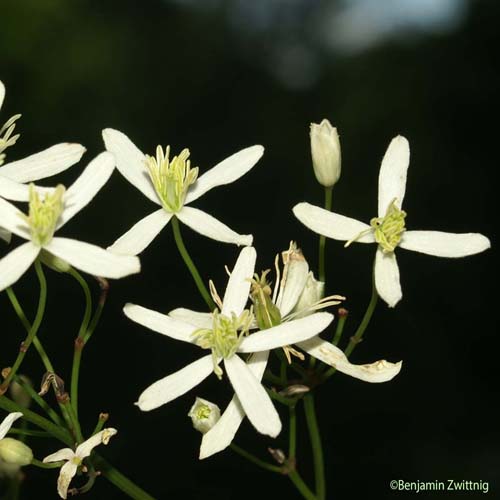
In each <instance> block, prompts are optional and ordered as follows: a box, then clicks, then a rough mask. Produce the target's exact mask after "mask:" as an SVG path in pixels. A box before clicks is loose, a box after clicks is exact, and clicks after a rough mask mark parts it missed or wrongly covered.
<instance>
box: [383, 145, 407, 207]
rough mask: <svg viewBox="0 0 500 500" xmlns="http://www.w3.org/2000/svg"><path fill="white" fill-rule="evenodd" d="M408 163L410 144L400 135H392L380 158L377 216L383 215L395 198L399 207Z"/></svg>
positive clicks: (402, 197)
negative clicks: (392, 137) (382, 156)
mask: <svg viewBox="0 0 500 500" xmlns="http://www.w3.org/2000/svg"><path fill="white" fill-rule="evenodd" d="M409 164H410V145H409V144H408V141H407V140H406V139H405V138H404V137H403V136H401V135H398V136H397V137H394V139H393V140H392V141H391V143H390V144H389V147H388V148H387V151H386V153H385V155H384V158H383V159H382V165H381V166H380V173H379V176H378V216H379V217H383V216H384V215H385V213H386V212H387V208H388V207H389V205H390V203H391V202H392V201H393V200H394V199H396V205H397V206H398V207H399V208H401V206H402V204H403V199H404V197H405V190H406V174H407V172H408V165H409Z"/></svg>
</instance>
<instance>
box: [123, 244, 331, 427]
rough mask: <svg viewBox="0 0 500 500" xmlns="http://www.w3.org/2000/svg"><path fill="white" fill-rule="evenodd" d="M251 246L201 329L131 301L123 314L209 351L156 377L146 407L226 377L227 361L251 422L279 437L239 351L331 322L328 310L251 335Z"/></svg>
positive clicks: (270, 345) (307, 334) (313, 331)
mask: <svg viewBox="0 0 500 500" xmlns="http://www.w3.org/2000/svg"><path fill="white" fill-rule="evenodd" d="M255 259H256V252H255V249H254V248H253V247H246V248H244V249H243V250H242V251H241V252H240V255H239V257H238V260H237V262H236V264H235V266H234V269H233V271H232V273H231V275H230V277H229V281H228V285H227V288H226V292H225V294H224V299H223V300H222V301H221V300H220V299H219V297H218V295H217V294H216V293H213V295H214V300H215V302H216V303H217V304H218V305H219V307H220V311H218V310H215V311H214V312H213V313H212V314H211V322H210V323H209V324H208V325H206V324H205V325H203V326H202V327H201V328H200V327H197V326H195V325H193V324H192V323H188V322H185V321H182V320H178V319H175V318H172V317H170V316H167V315H164V314H160V313H158V312H155V311H152V310H150V309H146V308H144V307H141V306H138V305H134V304H127V305H126V306H125V307H124V312H125V314H126V315H127V316H128V317H129V318H130V319H131V320H133V321H135V322H137V323H139V324H141V325H143V326H145V327H147V328H149V329H151V330H153V331H156V332H158V333H161V334H163V335H167V336H169V337H172V338H174V339H176V340H182V341H184V342H189V343H192V344H196V345H198V346H199V347H201V348H202V349H205V350H208V351H210V354H208V355H206V356H204V357H202V358H200V359H198V360H197V361H195V362H194V363H191V364H189V365H187V366H186V367H184V368H182V369H181V370H179V371H177V372H175V373H173V374H172V375H168V376H167V377H165V378H163V379H161V380H158V381H157V382H155V383H154V384H152V385H151V386H150V387H148V388H147V389H146V390H145V391H144V392H143V393H142V394H141V395H140V397H139V401H138V403H137V404H138V405H139V408H140V409H141V410H143V411H149V410H153V409H155V408H158V407H159V406H161V405H163V404H165V403H168V402H169V401H172V400H173V399H175V398H177V397H179V396H181V395H183V394H185V393H186V392H188V391H189V390H190V389H192V388H193V387H195V386H196V385H198V384H199V383H200V382H201V381H203V380H204V379H205V378H207V377H208V376H209V375H210V373H212V372H215V373H216V374H217V375H218V376H219V378H220V377H222V369H221V368H220V366H219V365H220V363H221V362H223V364H224V368H225V370H226V373H227V376H228V378H229V380H230V382H231V384H232V386H233V388H234V391H235V393H236V394H237V395H238V399H239V401H240V402H241V405H242V407H243V408H244V410H245V412H246V414H247V415H248V418H249V420H250V422H251V423H252V425H253V426H254V427H255V428H256V429H257V431H259V432H260V433H262V434H267V435H269V436H272V437H275V436H277V435H278V434H279V432H280V430H281V422H280V419H279V415H278V413H277V411H276V409H275V408H274V406H273V404H272V402H271V399H270V398H269V396H268V394H267V392H266V390H265V389H264V387H263V386H262V385H261V383H260V381H259V379H258V377H256V376H255V375H254V373H253V372H252V370H250V369H249V367H248V365H247V363H246V362H245V361H244V359H242V358H241V357H240V354H243V355H244V354H251V353H261V352H265V355H263V357H266V360H267V351H269V350H270V349H275V348H279V347H282V346H284V345H288V344H293V343H295V342H300V341H302V340H307V339H308V338H311V337H313V336H314V335H317V334H318V333H319V332H321V331H323V330H324V329H325V328H326V327H327V326H328V325H329V324H330V323H331V321H332V320H333V315H331V314H329V313H326V312H319V313H315V314H312V315H311V316H309V317H307V318H301V319H297V320H294V321H290V322H289V323H285V324H282V325H279V326H276V327H273V328H269V329H268V330H262V331H258V332H256V333H252V334H251V335H249V329H250V326H251V324H252V322H253V314H252V313H251V311H249V310H248V309H245V305H246V303H247V301H248V293H249V290H250V279H251V277H252V275H253V270H254V266H255Z"/></svg>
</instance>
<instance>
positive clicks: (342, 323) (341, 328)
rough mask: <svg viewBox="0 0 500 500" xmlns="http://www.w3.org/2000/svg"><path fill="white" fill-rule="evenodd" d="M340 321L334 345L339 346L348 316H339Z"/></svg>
mask: <svg viewBox="0 0 500 500" xmlns="http://www.w3.org/2000/svg"><path fill="white" fill-rule="evenodd" d="M338 317H339V320H338V322H337V328H335V336H334V337H333V345H339V342H340V339H341V338H342V333H343V332H344V326H345V322H346V321H347V314H340V313H339V315H338Z"/></svg>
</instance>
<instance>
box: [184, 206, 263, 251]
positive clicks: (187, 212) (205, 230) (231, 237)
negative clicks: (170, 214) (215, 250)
mask: <svg viewBox="0 0 500 500" xmlns="http://www.w3.org/2000/svg"><path fill="white" fill-rule="evenodd" d="M176 216H177V218H178V219H179V220H180V221H182V222H184V224H186V225H187V226H189V227H190V228H191V229H194V230H195V231H196V232H198V233H200V234H202V235H203V236H206V237H207V238H212V239H213V240H216V241H222V242H223V243H234V244H235V245H245V246H249V245H251V244H252V240H253V236H252V235H251V234H238V233H235V232H234V231H233V230H232V229H231V228H229V227H227V226H226V225H225V224H223V223H222V222H221V221H219V220H217V219H216V218H215V217H212V216H211V215H208V214H207V213H206V212H203V211H201V210H198V209H197V208H192V207H183V208H182V210H181V211H180V212H178V213H177V214H176Z"/></svg>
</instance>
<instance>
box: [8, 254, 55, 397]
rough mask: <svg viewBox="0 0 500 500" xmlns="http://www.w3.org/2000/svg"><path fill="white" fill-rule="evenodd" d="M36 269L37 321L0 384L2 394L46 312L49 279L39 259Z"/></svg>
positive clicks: (36, 261)
mask: <svg viewBox="0 0 500 500" xmlns="http://www.w3.org/2000/svg"><path fill="white" fill-rule="evenodd" d="M35 270H36V274H37V277H38V281H39V283H40V297H39V299H38V308H37V311H36V316H35V321H33V325H32V326H31V328H30V331H29V333H28V336H27V337H26V339H25V341H24V342H23V343H22V346H21V349H20V350H19V354H18V355H17V358H16V360H15V362H14V365H13V366H12V368H11V369H10V371H9V373H8V375H7V377H6V378H5V380H4V381H3V382H2V384H1V385H0V394H4V393H5V391H6V390H7V388H8V387H9V384H10V382H11V381H12V379H13V378H14V375H15V374H16V372H17V370H18V369H19V367H20V366H21V363H22V362H23V360H24V357H25V356H26V352H27V351H28V349H29V347H30V345H31V343H32V342H33V339H34V338H35V336H36V334H37V332H38V329H39V328H40V325H41V323H42V319H43V315H44V314H45V305H46V303H47V281H46V279H45V274H44V272H43V269H42V264H41V263H40V260H39V259H37V260H35Z"/></svg>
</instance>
